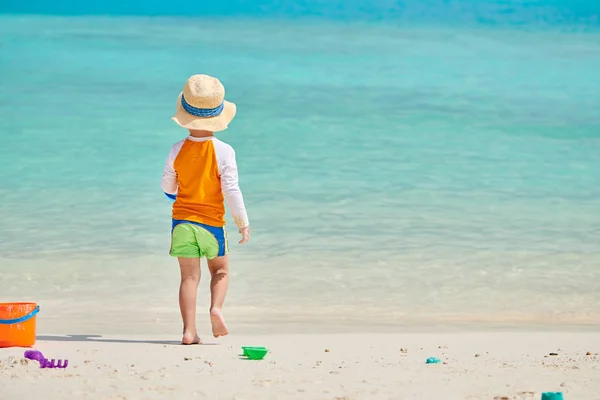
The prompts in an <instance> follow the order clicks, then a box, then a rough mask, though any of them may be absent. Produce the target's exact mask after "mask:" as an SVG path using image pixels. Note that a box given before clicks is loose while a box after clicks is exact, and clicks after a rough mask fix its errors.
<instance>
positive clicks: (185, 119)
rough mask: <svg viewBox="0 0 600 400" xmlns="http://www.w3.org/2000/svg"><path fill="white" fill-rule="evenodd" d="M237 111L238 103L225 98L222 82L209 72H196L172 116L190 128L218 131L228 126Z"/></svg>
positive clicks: (178, 100) (180, 123) (186, 85)
mask: <svg viewBox="0 0 600 400" xmlns="http://www.w3.org/2000/svg"><path fill="white" fill-rule="evenodd" d="M235 111H236V107H235V104H233V103H230V102H228V101H225V88H224V87H223V84H222V83H221V81H219V80H218V79H217V78H213V77H212V76H208V75H194V76H192V77H190V79H188V81H187V82H186V83H185V86H184V87H183V91H182V92H181V93H180V94H179V98H178V99H177V111H176V112H175V115H174V116H173V118H172V119H173V121H175V122H176V123H177V124H179V125H180V126H182V127H184V128H187V129H197V130H206V131H212V132H218V131H223V130H225V129H227V125H229V123H230V122H231V120H232V119H233V117H235Z"/></svg>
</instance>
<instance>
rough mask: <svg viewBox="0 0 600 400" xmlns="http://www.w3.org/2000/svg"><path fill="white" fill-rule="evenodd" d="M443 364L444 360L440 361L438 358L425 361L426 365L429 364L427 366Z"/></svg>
mask: <svg viewBox="0 0 600 400" xmlns="http://www.w3.org/2000/svg"><path fill="white" fill-rule="evenodd" d="M441 362H442V360H440V359H439V358H437V357H429V358H428V359H427V360H426V361H425V363H427V364H439V363H441Z"/></svg>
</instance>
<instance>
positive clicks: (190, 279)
mask: <svg viewBox="0 0 600 400" xmlns="http://www.w3.org/2000/svg"><path fill="white" fill-rule="evenodd" d="M178 260H179V269H180V270H181V285H180V286H179V308H180V309H181V318H182V319H183V338H182V339H181V343H183V344H197V343H200V337H198V333H197V331H196V295H197V293H198V284H199V283H200V259H199V258H181V257H180V258H178Z"/></svg>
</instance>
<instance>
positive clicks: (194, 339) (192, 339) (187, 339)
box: [181, 331, 202, 344]
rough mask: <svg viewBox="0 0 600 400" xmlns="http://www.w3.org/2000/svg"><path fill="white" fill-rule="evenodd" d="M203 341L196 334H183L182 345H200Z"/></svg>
mask: <svg viewBox="0 0 600 400" xmlns="http://www.w3.org/2000/svg"><path fill="white" fill-rule="evenodd" d="M200 343H202V340H201V339H200V336H198V334H197V333H195V332H187V331H186V332H183V338H182V339H181V344H200Z"/></svg>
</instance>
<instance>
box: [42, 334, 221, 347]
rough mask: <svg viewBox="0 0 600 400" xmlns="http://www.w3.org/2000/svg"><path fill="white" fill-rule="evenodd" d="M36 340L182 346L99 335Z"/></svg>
mask: <svg viewBox="0 0 600 400" xmlns="http://www.w3.org/2000/svg"><path fill="white" fill-rule="evenodd" d="M37 340H39V341H48V342H90V343H124V344H160V345H165V346H167V345H168V346H183V345H182V344H181V342H178V341H175V340H145V339H105V338H103V336H101V335H64V336H58V335H56V336H54V335H38V336H37ZM217 345H218V343H202V344H200V346H217Z"/></svg>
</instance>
